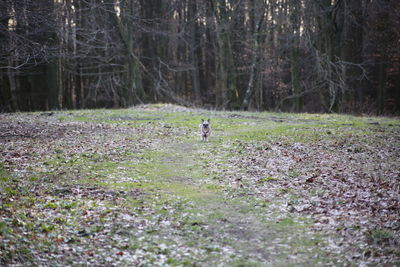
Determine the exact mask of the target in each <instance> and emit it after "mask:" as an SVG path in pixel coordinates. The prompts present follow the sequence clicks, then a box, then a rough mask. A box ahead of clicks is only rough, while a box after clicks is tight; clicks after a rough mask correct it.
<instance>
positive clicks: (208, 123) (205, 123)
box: [201, 119, 210, 129]
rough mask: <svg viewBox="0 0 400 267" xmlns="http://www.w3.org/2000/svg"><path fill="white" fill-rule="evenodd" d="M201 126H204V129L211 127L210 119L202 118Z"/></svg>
mask: <svg viewBox="0 0 400 267" xmlns="http://www.w3.org/2000/svg"><path fill="white" fill-rule="evenodd" d="M201 126H202V127H203V128H204V129H208V128H210V119H208V120H206V121H205V120H203V119H201Z"/></svg>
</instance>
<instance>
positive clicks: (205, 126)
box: [199, 119, 211, 142]
mask: <svg viewBox="0 0 400 267" xmlns="http://www.w3.org/2000/svg"><path fill="white" fill-rule="evenodd" d="M199 127H200V135H201V141H205V142H208V137H209V136H210V134H211V126H210V119H208V120H206V121H205V120H203V119H201V124H200V125H199Z"/></svg>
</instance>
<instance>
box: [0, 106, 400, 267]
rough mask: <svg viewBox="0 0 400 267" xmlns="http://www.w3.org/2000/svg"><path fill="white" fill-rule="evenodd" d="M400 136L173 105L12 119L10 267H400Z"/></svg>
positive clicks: (340, 122)
mask: <svg viewBox="0 0 400 267" xmlns="http://www.w3.org/2000/svg"><path fill="white" fill-rule="evenodd" d="M208 117H211V118H212V119H211V121H212V128H213V135H212V136H211V138H210V142H208V143H202V142H200V141H199V137H198V135H197V127H196V125H197V124H198V123H199V122H200V119H201V118H208ZM399 132H400V121H399V120H397V119H390V118H369V117H363V118H359V117H352V116H338V115H320V114H315V115H310V114H273V113H244V112H243V113H240V112H209V111H204V110H191V109H185V108H182V107H174V106H172V107H171V106H168V105H152V106H148V107H144V108H140V107H139V108H135V109H125V110H87V111H73V112H55V113H16V114H0V149H1V152H2V154H1V155H2V158H1V162H0V265H5V266H28V265H32V266H81V265H94V266H329V265H334V266H349V265H368V264H369V265H382V264H387V265H388V266H392V265H394V266H395V265H396V264H398V263H399V262H400V256H399V255H400V251H399V250H398V247H399V245H400V240H399V239H398V234H399V233H400V228H399V226H398V218H400V210H399V208H398V207H399V206H400V204H399V203H400V202H399V201H400V197H399V192H400V191H399V187H398V177H400V176H399V175H400V174H399V170H400V161H399V158H400V149H399V148H400V138H399V136H400V135H399ZM396 179H397V180H396Z"/></svg>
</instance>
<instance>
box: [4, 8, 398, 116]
mask: <svg viewBox="0 0 400 267" xmlns="http://www.w3.org/2000/svg"><path fill="white" fill-rule="evenodd" d="M399 44H400V4H399V2H398V0H318V1H315V0H2V1H1V2H0V88H1V90H0V109H1V111H17V110H47V109H72V108H96V107H109V108H116V107H127V106H131V105H135V104H140V103H151V102H173V103H179V104H184V105H197V106H206V107H207V106H208V107H213V108H218V109H242V110H248V109H250V110H282V111H296V112H301V111H309V112H315V111H318V112H320V111H322V112H368V113H371V112H374V113H378V114H383V113H398V112H399V111H400V49H399Z"/></svg>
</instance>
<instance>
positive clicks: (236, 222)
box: [157, 141, 327, 266]
mask: <svg viewBox="0 0 400 267" xmlns="http://www.w3.org/2000/svg"><path fill="white" fill-rule="evenodd" d="M221 149H222V148H221V147H219V145H218V144H213V143H212V142H211V143H202V142H198V141H187V142H185V143H176V144H172V145H166V146H165V147H164V148H161V150H162V151H164V152H165V154H166V156H163V157H161V158H159V160H158V162H157V164H159V165H162V169H163V173H162V174H161V175H160V176H158V181H157V182H160V183H166V184H171V183H173V184H175V185H176V187H177V188H185V190H184V191H179V190H178V191H176V190H173V189H172V190H167V191H168V194H172V195H174V197H177V198H181V197H183V198H185V197H187V192H191V195H190V203H191V208H190V210H189V212H190V213H191V214H192V215H193V216H194V217H195V218H192V220H193V221H195V222H196V223H195V224H197V223H198V221H199V222H200V221H201V225H202V230H203V232H202V233H201V235H202V237H203V238H205V239H206V240H209V244H208V245H207V246H208V247H209V250H210V253H214V254H216V255H214V256H210V258H208V259H204V262H203V264H206V263H207V265H208V264H210V265H219V264H224V262H225V263H227V262H229V263H230V264H233V265H237V266H242V265H243V266H247V265H260V266H270V265H271V266H289V265H298V264H303V265H307V264H313V265H324V264H326V263H327V262H326V261H325V260H324V259H323V258H324V256H323V255H325V253H324V252H322V251H319V250H318V249H317V248H316V247H315V246H314V245H315V242H317V243H318V241H313V240H314V239H313V238H314V237H313V236H312V235H307V233H305V232H304V230H305V227H306V224H305V223H304V222H300V221H298V222H294V220H296V218H294V217H293V218H290V220H289V221H285V220H282V221H280V220H279V219H277V218H274V217H272V218H271V217H268V215H269V214H270V213H267V214H264V211H263V209H260V207H257V206H255V204H254V201H249V198H243V199H237V198H231V197H229V194H228V193H226V192H225V191H226V189H227V184H225V185H222V186H221V184H220V185H219V186H218V187H216V186H213V183H212V181H210V179H209V177H207V174H206V173H207V164H205V157H204V155H203V156H202V154H203V153H202V152H203V151H207V150H211V151H219V153H226V151H221ZM216 153H218V152H216ZM206 154H208V153H206ZM207 161H209V162H213V158H212V156H211V157H209V158H207ZM232 168H233V167H232ZM199 171H200V172H202V174H203V175H201V176H199V173H198V172H199ZM204 174H205V175H204ZM210 182H211V183H210ZM222 184H223V183H222ZM223 186H226V188H224V187H223ZM292 220H293V221H292ZM279 223H281V224H279ZM213 248H214V249H215V250H214V249H213ZM310 251H313V252H314V253H315V252H318V253H319V255H317V256H316V257H315V258H314V259H312V258H311V257H310ZM314 256H315V255H314Z"/></svg>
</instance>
